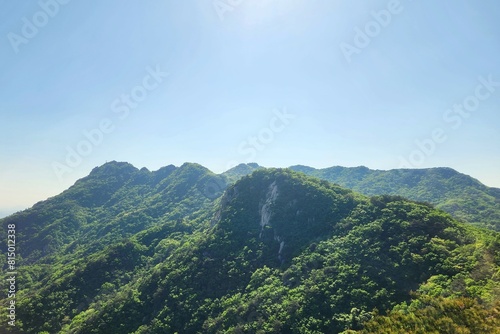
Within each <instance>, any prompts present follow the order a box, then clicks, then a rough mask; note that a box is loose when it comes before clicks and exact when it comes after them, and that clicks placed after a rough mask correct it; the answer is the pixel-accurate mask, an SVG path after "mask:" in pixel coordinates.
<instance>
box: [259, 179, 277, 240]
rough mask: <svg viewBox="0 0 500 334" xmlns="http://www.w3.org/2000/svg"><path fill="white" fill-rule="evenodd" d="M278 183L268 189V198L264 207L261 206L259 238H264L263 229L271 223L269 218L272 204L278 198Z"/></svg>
mask: <svg viewBox="0 0 500 334" xmlns="http://www.w3.org/2000/svg"><path fill="white" fill-rule="evenodd" d="M278 194H279V192H278V185H277V184H276V181H274V182H273V183H271V184H270V185H269V189H268V191H267V195H266V199H265V202H264V204H263V205H262V207H261V208H260V212H259V213H260V234H259V238H262V231H263V230H264V227H265V226H266V225H269V220H270V219H271V205H272V204H273V203H274V201H275V200H276V198H278Z"/></svg>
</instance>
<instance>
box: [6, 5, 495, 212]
mask: <svg viewBox="0 0 500 334" xmlns="http://www.w3.org/2000/svg"><path fill="white" fill-rule="evenodd" d="M0 6H1V10H0V37H1V38H0V88H1V93H0V94H1V98H0V113H1V120H2V121H1V122H0V216H2V215H5V214H7V213H9V212H12V211H14V210H17V209H23V208H26V207H29V206H31V205H33V204H34V203H35V202H37V201H40V200H44V199H46V198H47V197H50V196H54V195H56V194H58V193H60V192H62V191H63V190H64V189H66V188H68V187H69V186H70V185H72V184H73V183H74V182H75V181H76V180H77V179H79V178H81V177H84V176H86V175H88V173H89V172H90V171H91V169H92V168H94V167H95V166H98V165H102V164H104V163H105V162H106V161H111V160H117V161H127V162H130V163H132V164H133V165H134V166H136V167H138V168H141V167H147V168H149V169H150V170H156V169H158V168H160V167H162V166H165V165H169V164H174V165H180V164H182V163H183V162H186V161H189V162H198V163H200V164H202V165H204V166H206V167H208V168H209V169H211V170H213V171H215V172H222V171H224V170H226V169H227V168H228V167H230V166H231V165H233V164H235V163H240V162H251V161H255V162H257V163H259V164H261V165H263V166H267V167H287V166H290V165H294V164H303V165H309V166H312V167H317V168H322V167H329V166H334V165H341V166H359V165H364V166H367V167H369V168H373V169H393V168H399V167H415V168H425V167H435V166H447V167H452V168H454V169H456V170H458V171H459V172H462V173H466V174H469V175H471V176H473V177H475V178H477V179H479V180H480V181H481V182H483V183H484V184H486V185H488V186H496V187H500V176H499V171H500V145H499V144H500V131H499V130H500V61H499V60H500V2H499V1H497V0H483V1H476V0H443V1H434V0H419V1H411V0H400V1H397V0H390V1H387V0H383V1H378V0H377V1H374V0H373V1H352V0H328V1H327V0H323V1H320V0H240V1H238V0H183V1H176V0H144V1H118V0H114V1H113V0H110V1H98V0H85V1H79V0H72V1H69V0H40V1H7V0H3V1H0ZM167 74H168V75H167Z"/></svg>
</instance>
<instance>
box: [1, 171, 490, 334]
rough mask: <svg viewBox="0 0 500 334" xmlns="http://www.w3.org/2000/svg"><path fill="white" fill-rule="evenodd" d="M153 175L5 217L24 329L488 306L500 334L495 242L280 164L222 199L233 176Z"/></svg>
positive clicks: (272, 321)
mask: <svg viewBox="0 0 500 334" xmlns="http://www.w3.org/2000/svg"><path fill="white" fill-rule="evenodd" d="M256 169H258V168H256ZM160 171H161V172H160ZM160 171H157V172H149V171H147V170H137V169H135V168H133V167H132V166H130V165H128V164H122V163H111V164H108V165H105V166H103V167H99V168H97V169H96V170H94V171H93V172H92V173H91V175H89V177H88V178H85V179H82V180H80V181H79V182H77V184H75V186H74V187H72V188H70V189H68V191H66V192H64V193H63V194H61V195H59V196H56V197H54V198H52V199H50V200H48V201H45V202H41V203H39V204H37V205H36V206H35V207H34V208H32V209H31V210H27V211H25V212H23V213H20V214H17V215H14V216H11V217H8V218H6V219H2V220H0V223H1V224H2V226H3V227H4V230H6V225H8V224H16V226H17V227H16V228H17V230H19V235H18V238H19V249H20V250H23V248H25V249H26V250H27V252H26V254H27V255H26V256H25V255H22V256H23V259H19V262H18V268H19V269H18V272H19V276H18V286H19V289H20V291H18V293H17V297H16V298H17V301H16V307H17V317H18V318H17V319H18V323H17V324H18V326H17V327H16V329H17V330H18V331H20V332H21V333H22V332H25V333H43V332H48V333H85V334H91V333H136V334H139V333H175V332H178V333H339V332H342V331H344V330H361V329H362V328H363V325H364V324H365V323H366V324H367V325H369V326H372V328H375V327H377V326H378V327H377V328H383V327H382V325H380V324H385V323H386V322H384V321H385V320H383V319H384V318H383V317H384V316H385V311H387V310H391V309H394V310H395V311H394V312H396V311H397V310H407V312H410V311H411V312H413V314H419V312H421V311H420V310H421V308H419V307H420V306H419V305H421V304H422V303H421V304H418V301H419V300H425V296H432V297H433V298H443V300H444V301H445V302H448V303H454V302H456V301H457V300H459V299H458V298H465V299H464V300H466V301H467V302H468V303H469V301H470V303H480V304H481V305H482V306H481V307H482V308H483V310H484V311H483V313H478V314H476V315H474V316H475V317H476V318H474V317H472V316H470V315H469V316H468V317H470V318H471V321H472V320H474V321H477V319H479V320H480V321H481V322H482V323H484V326H485V327H484V328H486V327H487V326H490V327H491V326H493V327H491V328H495V326H496V325H499V324H498V322H495V321H496V320H491V319H490V318H491V317H492V314H494V312H495V305H496V304H495V303H498V301H499V291H500V282H499V279H500V275H499V270H500V267H499V265H500V237H499V234H498V233H495V232H493V231H487V230H480V229H476V228H474V227H471V226H467V225H463V224H460V223H458V222H456V221H455V220H453V219H452V218H451V217H450V216H449V215H448V214H446V213H444V212H442V211H439V210H436V209H434V208H433V207H432V206H430V205H427V204H423V203H416V202H411V201H408V200H406V199H404V198H402V197H397V196H375V197H371V198H369V197H366V196H363V195H361V194H357V193H355V192H353V191H351V190H347V189H345V188H342V187H339V186H337V185H334V184H331V183H329V182H327V181H324V180H319V179H317V178H312V177H308V176H305V175H304V174H302V173H297V172H294V171H291V170H286V169H285V170H283V169H258V170H256V171H254V172H253V173H252V174H250V175H248V176H245V177H243V178H241V179H240V180H239V181H237V182H236V183H235V184H233V185H231V186H229V187H228V188H227V189H226V190H225V192H224V193H223V195H222V196H220V195H221V194H222V192H221V189H222V188H225V187H226V185H225V182H226V180H227V179H223V178H222V176H216V175H214V174H212V173H210V172H209V171H208V170H206V169H205V168H203V167H202V166H199V165H196V164H185V165H183V166H181V167H179V168H175V167H167V168H166V169H163V170H160ZM69 205H72V206H69ZM75 212H76V213H75ZM26 217H30V219H26ZM79 217H80V218H79ZM78 218H79V219H80V220H78ZM44 231H45V232H44ZM49 235H50V236H52V237H53V240H52V243H51V242H47V241H46V239H45V238H47V236H49ZM23 239H24V240H23ZM30 243H33V245H30ZM46 248H47V249H46ZM20 253H21V254H23V253H24V251H21V252H20ZM4 267H5V265H4ZM6 284H7V283H6V281H5V279H2V283H1V284H0V288H1V289H2V291H6ZM411 291H417V292H418V294H417V295H414V296H412V295H411ZM6 301H7V300H6V298H5V297H3V299H2V302H3V303H5V302H6ZM406 303H411V304H408V305H411V306H409V307H406V309H405V306H404V305H407V304H406ZM374 309H377V310H378V312H380V315H378V316H377V315H376V313H373V312H372V311H373V310H374ZM408 310H410V311H408ZM6 312H7V310H6V309H5V308H3V309H2V310H1V311H0V317H4V318H5V317H6ZM397 312H400V311H397ZM387 316H388V317H390V316H392V313H389V314H387ZM370 319H372V320H370ZM412 319H414V318H412ZM437 319H439V317H437ZM488 319H490V320H488ZM493 319H495V318H494V317H493ZM401 321H402V322H403V324H404V323H410V320H408V319H406V320H404V319H403V320H401ZM437 322H438V323H439V321H437ZM451 323H452V324H456V321H455V322H454V320H453V319H452V320H451ZM456 325H457V326H462V325H463V324H456ZM436 326H439V324H438V325H436ZM465 326H466V328H473V327H472V325H471V324H466V325H465ZM467 326H468V327H467ZM488 328H489V327H488ZM0 330H1V331H2V332H13V329H12V328H11V327H8V326H7V325H6V324H5V323H1V324H0Z"/></svg>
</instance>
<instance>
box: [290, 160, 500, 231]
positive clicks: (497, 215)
mask: <svg viewBox="0 0 500 334" xmlns="http://www.w3.org/2000/svg"><path fill="white" fill-rule="evenodd" d="M290 169H293V170H295V171H300V172H302V173H305V174H306V175H310V176H315V177H318V178H320V179H323V180H327V181H329V182H333V183H336V184H338V185H340V186H342V187H346V188H349V189H352V190H354V191H357V192H360V193H362V194H365V195H368V196H373V195H384V194H388V195H399V196H403V197H406V198H409V199H412V200H415V201H422V202H429V203H432V204H434V205H435V206H436V207H437V208H439V209H442V210H444V211H446V212H449V213H451V214H452V215H453V217H455V218H457V219H458V220H460V221H463V222H467V223H471V224H474V225H478V226H482V227H487V228H490V229H494V230H497V231H500V189H498V188H490V187H487V186H485V185H484V184H482V183H481V182H479V181H478V180H476V179H474V178H472V177H470V176H468V175H465V174H461V173H459V172H457V171H455V170H453V169H451V168H428V169H393V170H388V171H383V170H371V169H368V168H366V167H353V168H348V167H339V166H336V167H330V168H325V169H314V168H311V167H306V166H292V167H290Z"/></svg>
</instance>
